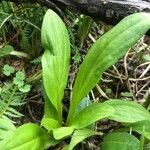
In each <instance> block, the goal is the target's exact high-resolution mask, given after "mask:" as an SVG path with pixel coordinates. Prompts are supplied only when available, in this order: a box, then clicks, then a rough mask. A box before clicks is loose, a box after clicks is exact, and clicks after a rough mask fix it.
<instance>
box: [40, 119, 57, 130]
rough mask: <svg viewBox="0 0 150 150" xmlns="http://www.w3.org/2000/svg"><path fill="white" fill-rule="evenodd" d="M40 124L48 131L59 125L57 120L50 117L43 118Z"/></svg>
mask: <svg viewBox="0 0 150 150" xmlns="http://www.w3.org/2000/svg"><path fill="white" fill-rule="evenodd" d="M41 125H42V126H43V127H44V128H45V129H47V130H48V131H51V130H52V129H55V128H58V127H60V125H59V122H58V121H57V120H55V119H52V118H43V119H42V121H41Z"/></svg>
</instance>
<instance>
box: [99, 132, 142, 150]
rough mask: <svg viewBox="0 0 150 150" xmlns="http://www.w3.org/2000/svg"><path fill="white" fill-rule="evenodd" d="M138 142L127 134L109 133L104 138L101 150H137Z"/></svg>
mask: <svg viewBox="0 0 150 150" xmlns="http://www.w3.org/2000/svg"><path fill="white" fill-rule="evenodd" d="M139 147H140V142H139V140H138V139H137V138H136V137H134V136H133V135H130V134H128V133H111V134H108V135H106V136H105V137H104V141H103V143H102V150H139Z"/></svg>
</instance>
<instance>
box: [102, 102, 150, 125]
mask: <svg viewBox="0 0 150 150" xmlns="http://www.w3.org/2000/svg"><path fill="white" fill-rule="evenodd" d="M104 104H106V105H109V106H111V107H113V108H114V109H115V110H116V111H115V113H113V114H112V115H111V116H109V119H112V120H115V121H118V122H123V123H134V122H137V121H141V120H146V119H150V113H149V112H148V111H147V110H146V109H145V108H144V107H143V106H141V105H140V104H138V103H136V102H132V101H125V100H108V101H106V102H104Z"/></svg>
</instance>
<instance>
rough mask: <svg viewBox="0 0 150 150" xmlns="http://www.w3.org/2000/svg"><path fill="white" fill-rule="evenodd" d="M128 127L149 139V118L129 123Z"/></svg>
mask: <svg viewBox="0 0 150 150" xmlns="http://www.w3.org/2000/svg"><path fill="white" fill-rule="evenodd" d="M130 129H132V130H133V131H136V132H138V133H139V134H141V135H143V136H145V137H146V138H148V139H149V140H150V120H142V121H139V122H135V123H133V124H131V125H130Z"/></svg>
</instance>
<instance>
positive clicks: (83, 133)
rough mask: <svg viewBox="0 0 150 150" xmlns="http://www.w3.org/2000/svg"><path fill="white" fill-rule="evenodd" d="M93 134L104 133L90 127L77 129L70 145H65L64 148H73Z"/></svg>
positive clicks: (64, 149)
mask: <svg viewBox="0 0 150 150" xmlns="http://www.w3.org/2000/svg"><path fill="white" fill-rule="evenodd" d="M93 135H102V133H101V132H96V131H92V130H89V129H82V130H75V131H74V133H73V135H72V138H71V142H70V144H69V145H67V146H65V147H64V148H63V150H72V149H73V148H74V147H75V146H76V145H77V144H79V143H80V142H82V141H83V140H85V139H86V138H88V137H90V136H93Z"/></svg>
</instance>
